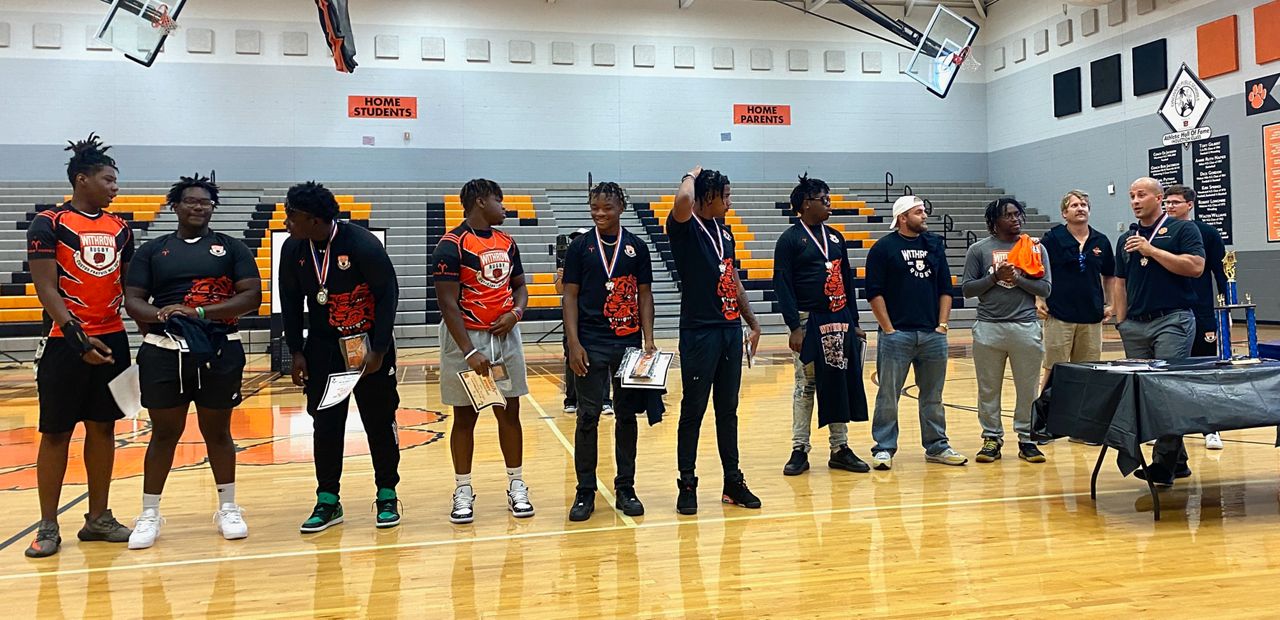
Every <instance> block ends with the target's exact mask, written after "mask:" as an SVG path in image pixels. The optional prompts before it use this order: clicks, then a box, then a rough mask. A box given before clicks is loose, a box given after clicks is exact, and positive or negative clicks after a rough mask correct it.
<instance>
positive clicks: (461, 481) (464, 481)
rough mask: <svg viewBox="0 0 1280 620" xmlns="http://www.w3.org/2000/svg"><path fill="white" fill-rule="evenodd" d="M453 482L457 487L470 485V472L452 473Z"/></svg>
mask: <svg viewBox="0 0 1280 620" xmlns="http://www.w3.org/2000/svg"><path fill="white" fill-rule="evenodd" d="M453 484H454V486H458V487H469V486H471V474H454V475H453Z"/></svg>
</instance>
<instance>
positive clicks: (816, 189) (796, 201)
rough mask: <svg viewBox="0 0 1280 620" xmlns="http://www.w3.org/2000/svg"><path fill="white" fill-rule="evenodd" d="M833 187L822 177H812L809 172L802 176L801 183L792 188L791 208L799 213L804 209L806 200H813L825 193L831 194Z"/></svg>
mask: <svg viewBox="0 0 1280 620" xmlns="http://www.w3.org/2000/svg"><path fill="white" fill-rule="evenodd" d="M830 193H831V187H830V186H828V185H827V182H826V181H823V180H822V179H810V178H809V173H808V172H806V173H804V176H801V177H800V184H799V185H796V188H795V189H793V190H791V210H792V211H794V212H796V213H797V214H798V213H800V211H802V210H804V201H806V200H812V199H814V198H817V197H819V196H821V195H823V194H830Z"/></svg>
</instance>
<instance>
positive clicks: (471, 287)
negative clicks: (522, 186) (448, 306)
mask: <svg viewBox="0 0 1280 620" xmlns="http://www.w3.org/2000/svg"><path fill="white" fill-rule="evenodd" d="M431 262H432V264H434V265H435V274H434V275H435V281H436V282H457V283H458V284H459V299H458V305H459V306H461V307H462V321H463V323H464V324H465V325H466V327H467V329H471V330H487V329H489V328H490V327H492V326H493V323H494V321H497V320H498V317H500V316H502V315H503V314H504V313H506V312H509V311H510V310H511V309H512V308H514V307H515V305H516V304H515V297H514V296H513V294H512V292H511V279H512V278H514V277H516V276H522V275H524V267H523V266H522V265H521V264H520V249H519V248H517V247H516V242H515V240H514V239H512V238H511V237H510V236H509V235H507V233H504V232H502V231H501V230H498V229H496V228H491V229H489V230H473V229H472V228H471V226H469V225H467V224H465V223H464V224H462V225H461V226H458V227H457V228H454V229H453V230H451V231H449V232H447V233H445V235H444V236H443V237H441V238H440V243H439V244H437V245H436V251H435V254H434V255H433V256H432V257H431Z"/></svg>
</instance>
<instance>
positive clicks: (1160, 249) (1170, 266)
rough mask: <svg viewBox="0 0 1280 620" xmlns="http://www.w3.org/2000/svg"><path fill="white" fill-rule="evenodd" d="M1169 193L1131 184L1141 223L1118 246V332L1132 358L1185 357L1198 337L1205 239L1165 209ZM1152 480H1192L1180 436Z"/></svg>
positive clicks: (1165, 443)
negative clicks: (1195, 309)
mask: <svg viewBox="0 0 1280 620" xmlns="http://www.w3.org/2000/svg"><path fill="white" fill-rule="evenodd" d="M1163 198H1164V188H1163V187H1161V186H1160V182H1159V181H1157V180H1155V179H1152V178H1149V177H1143V178H1140V179H1138V180H1136V181H1134V182H1133V185H1130V186H1129V204H1130V206H1131V207H1132V208H1133V214H1134V216H1136V217H1137V218H1138V226H1137V229H1136V230H1134V229H1130V230H1129V231H1128V232H1126V233H1124V234H1123V235H1120V238H1119V239H1118V240H1117V241H1116V278H1117V280H1116V288H1115V291H1114V292H1113V294H1112V296H1111V299H1112V302H1113V304H1114V306H1115V316H1116V330H1117V331H1119V332H1120V339H1121V340H1122V341H1123V342H1124V354H1125V356H1126V357H1131V358H1158V359H1164V360H1173V359H1183V358H1186V357H1189V356H1190V355H1191V342H1192V340H1193V339H1194V338H1195V325H1196V319H1195V315H1194V314H1193V313H1192V311H1191V309H1192V308H1193V307H1195V304H1196V300H1197V296H1196V290H1195V280H1196V278H1198V277H1200V274H1201V273H1203V272H1204V262H1205V261H1204V240H1203V239H1202V238H1201V237H1200V231H1199V230H1198V229H1196V226H1195V224H1192V223H1191V222H1186V221H1183V220H1179V219H1176V218H1173V217H1170V216H1169V215H1168V214H1166V213H1165V212H1164V211H1163V210H1162V209H1161V202H1162V200H1163ZM1147 472H1150V476H1151V482H1152V483H1153V484H1156V485H1158V486H1172V485H1173V480H1174V478H1175V477H1176V478H1185V477H1187V476H1190V475H1191V469H1190V468H1188V467H1187V451H1186V449H1185V448H1183V446H1182V437H1181V436H1168V437H1161V438H1159V440H1157V441H1156V448H1155V454H1154V455H1153V456H1152V459H1151V465H1150V466H1149V467H1148V468H1147V470H1146V471H1145V472H1144V471H1141V470H1139V471H1138V472H1137V474H1136V475H1137V476H1138V477H1139V478H1143V479H1145V478H1146V476H1147Z"/></svg>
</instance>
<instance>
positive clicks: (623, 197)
mask: <svg viewBox="0 0 1280 620" xmlns="http://www.w3.org/2000/svg"><path fill="white" fill-rule="evenodd" d="M596 196H604V197H605V198H613V199H615V200H617V201H618V205H619V206H621V207H622V209H623V210H626V208H627V192H626V191H625V190H623V189H622V187H621V186H620V185H618V184H617V183H614V182H613V181H601V182H599V183H597V184H596V186H595V187H593V188H591V192H590V195H589V196H588V197H589V198H592V199H594V198H595V197H596Z"/></svg>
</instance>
